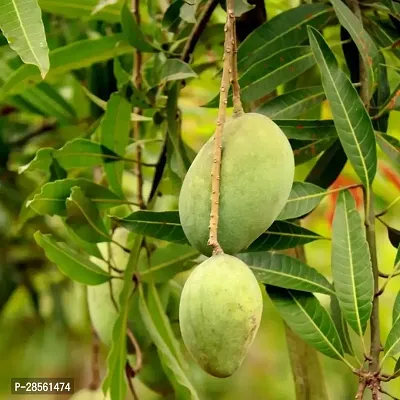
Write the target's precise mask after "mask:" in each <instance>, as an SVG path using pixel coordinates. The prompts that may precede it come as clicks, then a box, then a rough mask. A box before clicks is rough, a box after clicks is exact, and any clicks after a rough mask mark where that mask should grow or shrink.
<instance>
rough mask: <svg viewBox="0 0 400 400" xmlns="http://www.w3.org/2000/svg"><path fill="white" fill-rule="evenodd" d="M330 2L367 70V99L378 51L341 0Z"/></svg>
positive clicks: (375, 76)
mask: <svg viewBox="0 0 400 400" xmlns="http://www.w3.org/2000/svg"><path fill="white" fill-rule="evenodd" d="M330 1H331V3H332V5H333V8H334V9H335V12H336V15H337V17H338V19H339V22H340V24H341V25H342V26H343V27H344V28H346V30H347V32H348V33H349V34H350V36H351V38H352V39H353V41H354V43H355V44H356V46H357V48H358V51H359V53H360V55H361V58H362V59H363V61H364V65H365V67H366V68H367V70H368V83H369V84H368V86H369V98H371V97H372V94H373V92H374V89H375V82H376V79H377V73H378V71H377V70H378V63H379V50H378V48H377V47H376V45H375V43H374V41H373V40H372V39H371V37H370V36H369V35H368V33H367V32H366V31H365V30H364V27H363V23H362V21H360V20H359V19H358V18H357V17H356V16H355V15H354V14H353V13H352V12H351V11H350V9H349V8H348V7H347V6H346V5H345V4H344V3H343V2H342V1H341V0H330ZM310 41H311V39H310ZM327 96H328V94H327ZM342 97H343V96H342ZM328 99H329V96H328Z"/></svg>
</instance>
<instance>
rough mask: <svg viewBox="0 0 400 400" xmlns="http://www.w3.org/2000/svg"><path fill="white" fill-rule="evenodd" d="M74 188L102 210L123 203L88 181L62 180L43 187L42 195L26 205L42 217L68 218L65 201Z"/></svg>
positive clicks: (115, 196) (117, 197)
mask: <svg viewBox="0 0 400 400" xmlns="http://www.w3.org/2000/svg"><path fill="white" fill-rule="evenodd" d="M74 186H78V187H80V188H81V189H82V190H83V192H84V193H85V195H86V196H87V197H88V198H89V199H90V200H91V201H92V202H94V203H95V204H96V205H97V207H99V209H100V210H106V209H108V208H111V207H114V206H116V205H118V204H120V203H121V201H122V200H121V198H120V197H119V196H117V195H116V194H115V193H113V192H111V191H110V190H108V189H107V188H105V187H104V186H101V185H97V184H95V183H94V182H92V181H89V180H87V179H62V180H59V181H54V182H49V183H46V184H45V185H43V186H42V190H41V191H40V193H38V194H36V195H35V197H34V198H33V199H32V200H30V201H28V202H27V203H26V206H27V207H31V208H32V209H33V210H34V211H36V212H37V213H38V214H40V215H46V214H48V215H61V216H66V211H67V208H66V205H65V200H66V199H67V197H68V196H69V195H70V193H71V189H72V188H73V187H74Z"/></svg>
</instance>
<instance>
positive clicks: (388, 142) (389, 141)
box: [376, 132, 400, 165]
mask: <svg viewBox="0 0 400 400" xmlns="http://www.w3.org/2000/svg"><path fill="white" fill-rule="evenodd" d="M376 139H377V142H378V144H379V147H380V148H381V149H382V150H383V152H384V153H385V154H386V155H387V156H388V157H389V159H390V160H391V161H393V162H394V164H395V165H400V141H399V140H398V139H396V138H395V137H393V136H390V135H386V134H385V133H380V132H379V133H378V132H377V135H376Z"/></svg>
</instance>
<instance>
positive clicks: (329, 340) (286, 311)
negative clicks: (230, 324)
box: [267, 286, 344, 360]
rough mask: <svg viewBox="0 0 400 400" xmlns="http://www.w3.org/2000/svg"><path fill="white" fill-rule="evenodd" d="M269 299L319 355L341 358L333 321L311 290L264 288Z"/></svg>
mask: <svg viewBox="0 0 400 400" xmlns="http://www.w3.org/2000/svg"><path fill="white" fill-rule="evenodd" d="M267 292H268V295H269V297H270V298H271V300H272V302H273V303H274V304H275V306H276V308H277V309H278V311H279V313H280V315H281V317H282V318H283V319H284V321H285V322H286V323H287V324H288V325H289V327H290V328H291V329H292V330H293V331H294V332H295V333H297V334H298V335H299V336H300V337H301V338H302V339H303V340H304V341H305V342H306V343H308V344H309V345H310V346H312V347H314V348H316V349H317V350H318V351H320V352H321V353H322V354H325V355H326V356H328V357H331V358H335V359H337V360H343V355H344V353H343V348H342V343H341V342H340V338H339V335H338V332H337V330H336V327H335V325H334V324H333V321H332V319H331V317H330V315H329V314H328V312H327V311H326V310H325V308H324V307H322V306H321V304H320V302H319V301H318V299H317V298H316V297H315V296H314V295H313V294H312V293H305V292H297V291H294V290H287V289H277V288H274V287H271V286H268V287H267Z"/></svg>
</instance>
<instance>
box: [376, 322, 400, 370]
mask: <svg viewBox="0 0 400 400" xmlns="http://www.w3.org/2000/svg"><path fill="white" fill-rule="evenodd" d="M384 348H385V355H384V356H383V358H382V361H381V365H382V364H383V363H384V362H385V360H386V359H387V358H388V357H395V356H396V355H397V354H398V353H399V352H400V319H397V321H396V322H395V323H394V324H393V326H392V329H391V330H390V331H389V334H388V336H387V339H386V343H385V346H384Z"/></svg>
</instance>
